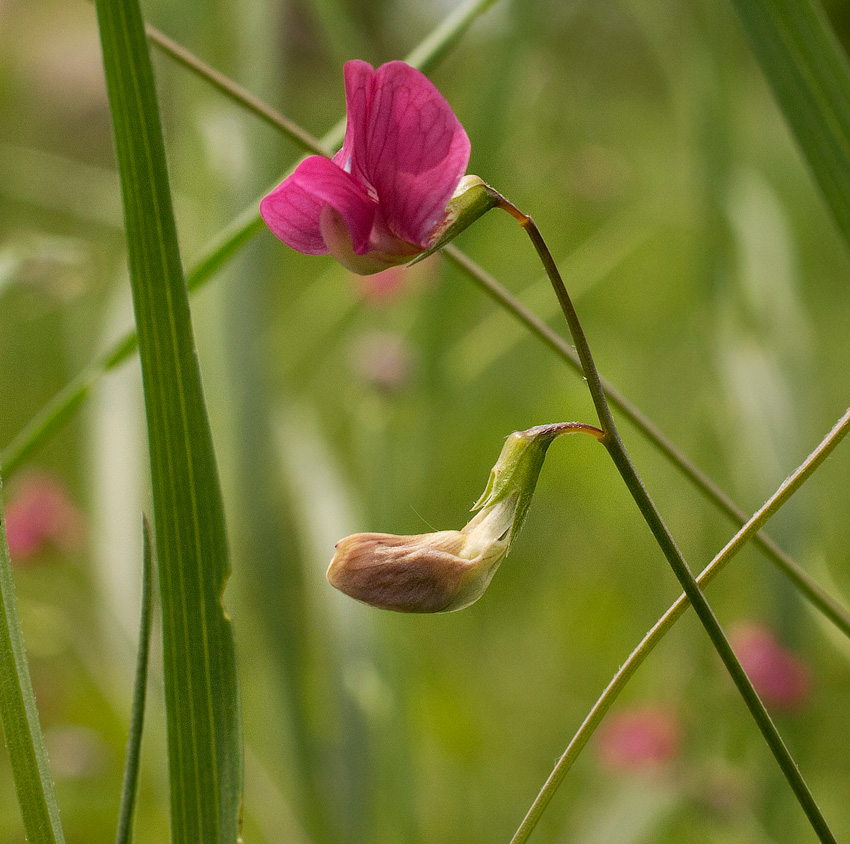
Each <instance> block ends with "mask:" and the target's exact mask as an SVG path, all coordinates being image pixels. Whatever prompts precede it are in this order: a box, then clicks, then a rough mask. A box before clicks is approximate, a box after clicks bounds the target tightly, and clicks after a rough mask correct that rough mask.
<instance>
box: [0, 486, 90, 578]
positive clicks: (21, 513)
mask: <svg viewBox="0 0 850 844" xmlns="http://www.w3.org/2000/svg"><path fill="white" fill-rule="evenodd" d="M5 515H6V540H7V542H8V543H9V553H10V555H11V556H12V558H13V560H15V561H24V560H27V559H29V558H30V557H33V556H34V555H36V554H37V553H39V552H40V551H42V550H43V549H44V548H45V547H47V546H53V547H54V548H58V549H59V550H61V551H69V550H72V549H74V548H76V547H77V546H78V545H79V543H80V541H81V539H82V533H83V519H82V514H81V513H80V511H79V510H78V509H77V508H76V507H75V506H74V504H73V503H72V502H71V499H70V498H69V497H68V493H67V491H66V490H65V487H64V486H63V485H62V483H61V482H60V481H58V480H57V479H56V478H54V477H53V476H52V475H48V474H46V473H37V474H32V475H29V476H28V477H26V478H24V479H23V480H21V481H20V483H19V484H18V487H17V492H16V494H15V496H14V498H13V499H12V500H11V501H10V502H9V504H8V505H7V506H6V508H5Z"/></svg>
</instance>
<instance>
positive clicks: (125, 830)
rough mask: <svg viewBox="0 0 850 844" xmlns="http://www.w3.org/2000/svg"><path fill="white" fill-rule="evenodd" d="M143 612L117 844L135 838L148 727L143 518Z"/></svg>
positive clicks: (147, 576)
mask: <svg viewBox="0 0 850 844" xmlns="http://www.w3.org/2000/svg"><path fill="white" fill-rule="evenodd" d="M142 542H143V546H144V547H143V553H142V611H141V619H140V621H139V645H138V648H139V649H138V652H137V654H136V678H135V681H134V683H133V707H132V710H131V714H130V734H129V736H128V737H127V757H126V760H125V762H124V780H123V782H122V784H121V807H120V809H119V811H118V828H117V830H116V833H115V844H130V842H131V841H132V837H133V810H134V808H135V806H136V793H137V791H138V782H139V760H140V758H141V749H142V731H143V728H144V723H145V692H146V690H147V685H148V654H149V652H150V644H151V627H152V620H153V546H152V543H151V527H150V524H149V523H148V520H147V518H146V517H144V516H143V517H142Z"/></svg>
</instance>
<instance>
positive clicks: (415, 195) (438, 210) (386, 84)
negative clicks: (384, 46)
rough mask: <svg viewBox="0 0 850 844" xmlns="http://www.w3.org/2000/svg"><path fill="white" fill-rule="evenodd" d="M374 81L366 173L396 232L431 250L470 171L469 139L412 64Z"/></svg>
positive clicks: (391, 67)
mask: <svg viewBox="0 0 850 844" xmlns="http://www.w3.org/2000/svg"><path fill="white" fill-rule="evenodd" d="M373 84H374V96H373V99H372V103H371V109H370V114H369V128H368V133H367V143H366V150H365V164H364V167H365V176H366V178H367V180H368V183H369V184H370V185H371V186H372V187H374V189H375V191H376V193H377V196H378V202H379V203H380V205H381V208H382V209H383V212H384V217H385V219H386V222H387V225H388V226H389V228H390V229H391V230H392V231H393V233H394V234H395V235H396V236H397V237H399V238H401V239H402V240H405V241H408V242H410V243H416V244H418V245H419V246H421V247H422V248H427V247H428V246H430V243H429V242H428V241H429V234H430V233H431V230H432V229H433V228H434V226H435V225H436V224H437V223H438V222H440V220H441V218H442V215H443V213H444V211H445V208H446V205H447V204H448V202H449V199H451V196H452V194H453V193H454V190H455V188H456V187H457V185H458V182H460V179H461V177H462V176H463V175H464V173H465V172H466V165H467V164H468V162H469V150H470V146H469V138H468V137H467V135H466V132H465V131H464V129H463V126H461V124H460V121H459V120H458V119H457V117H455V114H454V112H453V111H452V109H451V106H450V105H449V104H448V103H447V102H446V100H445V98H444V97H443V95H442V94H440V92H439V91H438V90H437V89H436V88H435V87H434V85H433V83H432V82H431V81H430V80H429V79H428V78H427V77H426V76H424V75H423V74H422V73H420V72H419V71H418V70H416V69H414V68H412V67H410V65H407V64H405V63H404V62H399V61H395V62H389V63H388V64H385V65H381V67H379V68H378V70H377V71H376V72H375V77H374V83H373ZM358 156H359V152H358V151H357V150H355V151H354V157H355V160H357V161H359V157H358Z"/></svg>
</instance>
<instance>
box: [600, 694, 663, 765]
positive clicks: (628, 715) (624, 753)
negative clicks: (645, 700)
mask: <svg viewBox="0 0 850 844" xmlns="http://www.w3.org/2000/svg"><path fill="white" fill-rule="evenodd" d="M599 733H600V735H599V756H600V759H601V761H602V763H603V764H604V765H605V767H607V768H609V769H610V770H612V771H617V772H620V773H627V772H632V771H640V770H646V769H650V768H655V767H658V766H659V765H661V764H663V763H664V762H668V761H669V760H670V759H672V758H673V757H674V756H675V755H676V752H677V750H678V749H679V724H678V722H677V720H676V718H675V717H674V716H673V715H672V714H671V713H670V712H667V711H666V710H663V709H660V708H658V707H645V708H642V709H631V710H626V711H624V712H618V713H615V714H613V715H611V716H610V717H609V718H608V720H607V721H606V722H605V723H604V724H603V726H602V727H601V728H600V730H599Z"/></svg>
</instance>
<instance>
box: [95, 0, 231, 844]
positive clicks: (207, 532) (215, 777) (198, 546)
mask: <svg viewBox="0 0 850 844" xmlns="http://www.w3.org/2000/svg"><path fill="white" fill-rule="evenodd" d="M97 13H98V24H99V27H100V33H101V41H102V45H103V58H104V66H105V69H106V80H107V90H108V93H109V104H110V110H111V112H112V122H113V127H114V132H115V146H116V152H117V158H118V169H119V174H120V178H121V191H122V197H123V201H124V217H125V225H126V233H127V248H128V253H129V264H130V279H131V283H132V288H133V307H134V311H135V316H136V329H137V332H138V342H139V354H140V357H141V363H142V380H143V384H144V393H145V408H146V414H147V424H148V442H149V447H150V458H151V478H152V484H153V500H154V515H155V523H156V549H157V558H158V561H159V586H160V595H161V602H162V627H163V659H164V677H165V698H166V717H167V725H168V758H169V773H170V782H171V829H172V840H173V842H174V844H206V843H207V842H209V844H213V842H214V844H226V843H227V842H235V841H236V839H237V836H238V829H239V810H240V804H241V792H242V745H241V734H240V724H239V702H238V693H237V684H236V664H235V655H234V647H233V636H232V631H231V628H230V621H229V619H228V618H227V616H226V614H225V612H224V608H223V606H222V602H221V597H222V592H223V590H224V586H225V583H226V581H227V577H228V574H229V572H230V564H229V560H228V552H227V537H226V533H225V526H224V512H223V505H222V499H221V491H220V488H219V482H218V473H217V469H216V463H215V455H214V453H213V444H212V437H211V432H210V426H209V420H208V418H207V414H206V408H205V404H204V398H203V392H202V389H201V378H200V371H199V368H198V361H197V357H196V354H195V345H194V339H193V334H192V325H191V317H190V313H189V298H188V292H187V289H186V283H185V281H184V277H183V268H182V266H181V262H180V254H179V250H178V244H177V231H176V227H175V223H174V214H173V209H172V202H171V192H170V188H169V182H168V173H167V170H166V162H165V149H164V144H163V138H162V128H161V125H160V119H159V109H158V105H157V99H156V90H155V87H154V79H153V71H152V69H151V62H150V56H149V53H148V45H147V41H146V38H145V29H144V24H143V22H142V16H141V11H140V9H139V6H138V3H137V2H135V0H98V2H97Z"/></svg>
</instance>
